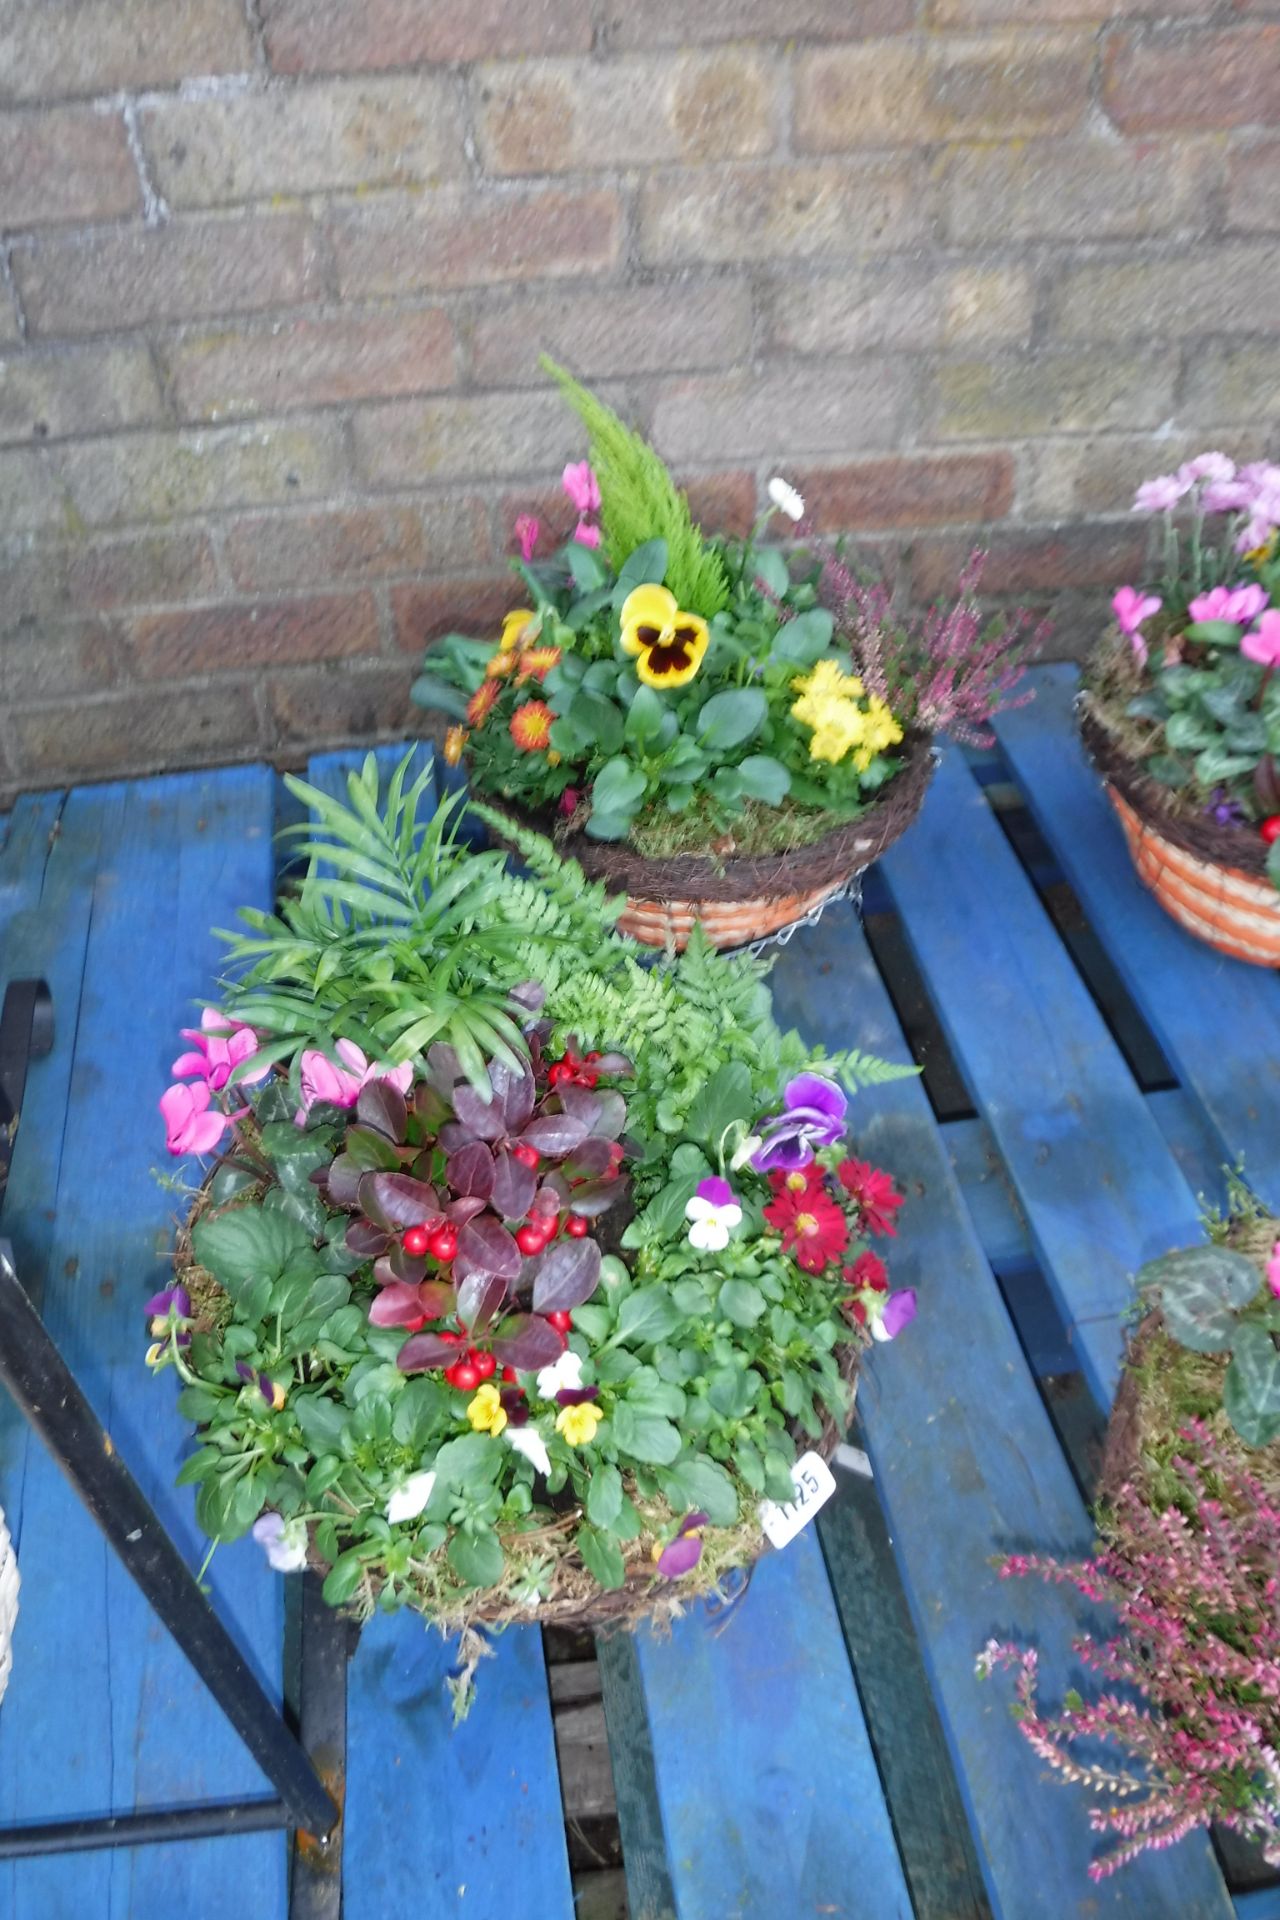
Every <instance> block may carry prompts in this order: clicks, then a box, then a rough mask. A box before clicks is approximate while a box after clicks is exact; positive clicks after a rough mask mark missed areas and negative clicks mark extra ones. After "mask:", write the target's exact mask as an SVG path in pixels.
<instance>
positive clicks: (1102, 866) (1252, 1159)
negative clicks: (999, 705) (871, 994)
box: [998, 666, 1280, 1208]
mask: <svg viewBox="0 0 1280 1920" xmlns="http://www.w3.org/2000/svg"><path fill="white" fill-rule="evenodd" d="M1035 678H1036V698H1035V700H1034V701H1033V702H1032V703H1031V705H1030V706H1028V707H1024V708H1021V709H1019V711H1018V712H1016V713H1008V714H1005V715H1003V716H1002V717H1001V719H1000V721H999V723H998V731H999V734H1000V740H1001V744H1002V745H1003V746H1004V748H1005V751H1006V752H1007V754H1008V756H1009V759H1010V761H1011V762H1012V764H1013V767H1014V769H1015V771H1016V772H1017V774H1018V777H1019V779H1020V780H1021V782H1022V784H1023V787H1024V789H1025V791H1026V795H1027V799H1028V801H1029V803H1030V806H1031V809H1032V812H1033V813H1034V814H1035V816H1036V819H1037V821H1038V822H1039V824H1040V828H1041V831H1042V832H1043V833H1044V835H1045V837H1046V839H1047V840H1048V841H1049V842H1050V844H1051V845H1052V847H1053V849H1054V852H1055V853H1056V854H1057V857H1058V859H1059V861H1060V862H1061V864H1062V869H1063V871H1064V873H1065V874H1066V876H1067V878H1068V879H1069V880H1070V882H1071V884H1072V886H1073V887H1074V888H1075V890H1076V892H1077V894H1079V896H1080V899H1081V900H1082V902H1083V903H1084V906H1085V909H1086V911H1087V912H1088V914H1089V915H1090V917H1091V919H1092V920H1093V922H1094V924H1095V926H1096V928H1097V930H1098V933H1099V934H1100V936H1101V937H1102V939H1103V941H1104V942H1105V944H1106V947H1107V951H1108V953H1109V954H1110V955H1111V958H1112V960H1113V961H1114V962H1115V964H1116V966H1117V967H1118V968H1119V970H1120V973H1121V976H1122V978H1123V979H1124V982H1125V985H1126V986H1127V987H1128V989H1129V992H1130V993H1131V994H1132V995H1133V998H1134V999H1135V1000H1136V1002H1137V1003H1138V1005H1139V1007H1140V1008H1141V1009H1142V1012H1143V1013H1144V1015H1145V1016H1146V1018H1147V1020H1148V1022H1149V1023H1150V1025H1151V1027H1152V1029H1153V1031H1154V1033H1155V1035H1156V1038H1157V1039H1158V1040H1159V1042H1160V1045H1161V1046H1162V1048H1163V1049H1164V1051H1165V1053H1166V1055H1167V1056H1168V1058H1169V1060H1170V1061H1171V1063H1172V1064H1173V1066H1174V1068H1175V1069H1176V1071H1177V1073H1178V1075H1179V1077H1180V1079H1181V1080H1182V1083H1183V1085H1184V1086H1185V1087H1187V1088H1188V1089H1189V1090H1190V1091H1192V1092H1193V1093H1194V1094H1195V1095H1196V1097H1197V1098H1198V1099H1199V1101H1200V1102H1201V1104H1202V1105H1203V1107H1204V1110H1205V1113H1206V1115H1207V1116H1208V1118H1209V1121H1210V1123H1211V1124H1212V1126H1213V1128H1214V1130H1215V1132H1216V1134H1217V1136H1218V1139H1219V1141H1220V1143H1221V1149H1222V1151H1221V1156H1220V1157H1221V1158H1222V1159H1223V1160H1225V1161H1228V1162H1232V1161H1234V1160H1235V1158H1236V1156H1237V1155H1238V1154H1241V1153H1243V1155H1244V1156H1245V1173H1246V1176H1247V1178H1248V1179H1249V1181H1250V1182H1251V1184H1253V1185H1254V1186H1255V1187H1256V1188H1257V1189H1258V1191H1259V1192H1260V1193H1261V1194H1262V1195H1263V1197H1264V1198H1265V1199H1267V1200H1268V1201H1269V1202H1270V1203H1271V1205H1272V1206H1274V1207H1277V1208H1280V982H1277V980H1276V977H1275V975H1274V973H1272V972H1271V971H1269V970H1267V969H1265V968H1259V967H1249V966H1245V965H1244V964H1243V962H1241V961H1237V960H1228V959H1227V958H1226V957H1225V955H1223V954H1220V953H1215V951H1214V950H1213V948H1212V947H1207V946H1205V944H1204V943H1203V941H1200V940H1196V939H1194V938H1193V937H1192V935H1191V934H1189V933H1186V932H1184V931H1183V929H1182V928H1181V927H1179V926H1178V925H1177V924H1176V923H1175V922H1174V921H1173V920H1171V919H1170V918H1169V916H1168V914H1166V913H1165V912H1164V910H1163V908H1161V907H1159V906H1158V905H1157V904H1156V902H1155V901H1154V900H1153V899H1152V898H1151V896H1150V894H1149V893H1147V891H1146V889H1145V888H1144V887H1143V886H1142V884H1141V882H1140V881H1139V879H1138V877H1137V875H1136V874H1135V872H1134V870H1133V864H1132V862H1131V860H1130V858H1129V853H1128V849H1127V847H1126V845H1125V841H1124V836H1123V834H1122V833H1121V831H1120V826H1119V822H1118V821H1117V820H1116V818H1115V815H1114V814H1113V812H1112V810H1111V807H1110V806H1109V804H1108V802H1107V800H1106V797H1105V795H1104V794H1103V791H1102V788H1101V785H1100V783H1099V780H1098V777H1097V775H1096V774H1095V773H1094V771H1093V769H1092V768H1091V767H1090V765H1089V763H1088V760H1087V759H1086V757H1085V753H1084V749H1083V748H1082V746H1081V745H1080V741H1079V737H1078V735H1077V734H1076V730H1075V725H1074V719H1073V714H1072V702H1073V699H1074V696H1075V689H1076V680H1077V675H1076V670H1075V668H1074V667H1065V666H1063V667H1046V668H1043V669H1042V670H1040V671H1039V672H1038V673H1037V674H1036V676H1035Z"/></svg>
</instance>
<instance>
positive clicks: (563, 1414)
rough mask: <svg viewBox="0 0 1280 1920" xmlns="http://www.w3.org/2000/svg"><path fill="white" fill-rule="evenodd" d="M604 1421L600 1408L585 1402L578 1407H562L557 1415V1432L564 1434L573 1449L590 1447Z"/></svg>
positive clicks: (587, 1401) (588, 1401)
mask: <svg viewBox="0 0 1280 1920" xmlns="http://www.w3.org/2000/svg"><path fill="white" fill-rule="evenodd" d="M603 1419H604V1415H603V1414H602V1413H601V1411H600V1409H599V1407H597V1406H593V1404H592V1403H591V1401H590V1400H583V1401H582V1402H581V1403H580V1404H579V1405H578V1406H576V1407H561V1409H560V1411H559V1413H558V1414H557V1415H556V1432H557V1433H561V1434H563V1435H564V1437H565V1439H566V1440H567V1441H568V1442H569V1445H570V1446H571V1447H589V1446H590V1445H591V1442H592V1441H593V1440H594V1439H595V1437H596V1428H597V1427H598V1426H599V1425H600V1422H601V1421H602V1420H603Z"/></svg>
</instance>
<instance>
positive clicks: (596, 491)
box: [560, 460, 600, 513]
mask: <svg viewBox="0 0 1280 1920" xmlns="http://www.w3.org/2000/svg"><path fill="white" fill-rule="evenodd" d="M560 484H561V486H562V487H563V488H564V490H565V492H566V493H567V494H568V496H569V499H570V500H571V502H572V503H573V505H574V507H575V508H576V510H577V511H578V512H579V513H599V511H600V482H599V481H598V480H597V479H596V476H595V474H594V473H593V472H592V470H591V462H590V461H589V460H571V461H570V462H569V464H568V466H567V467H566V468H565V470H564V472H563V474H562V475H561V476H560Z"/></svg>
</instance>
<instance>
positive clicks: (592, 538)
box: [573, 520, 600, 547]
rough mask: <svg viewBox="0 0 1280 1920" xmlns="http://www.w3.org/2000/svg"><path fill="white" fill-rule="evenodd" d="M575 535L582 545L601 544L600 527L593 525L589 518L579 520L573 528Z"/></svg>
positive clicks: (596, 545)
mask: <svg viewBox="0 0 1280 1920" xmlns="http://www.w3.org/2000/svg"><path fill="white" fill-rule="evenodd" d="M573 537H574V539H575V540H576V541H577V543H578V545H579V546H580V547H598V546H599V545H600V529H599V527H593V526H592V524H591V522H590V521H589V520H579V522H578V524H577V526H576V527H575V528H574V530H573Z"/></svg>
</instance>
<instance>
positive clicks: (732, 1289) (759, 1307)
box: [720, 1280, 764, 1327]
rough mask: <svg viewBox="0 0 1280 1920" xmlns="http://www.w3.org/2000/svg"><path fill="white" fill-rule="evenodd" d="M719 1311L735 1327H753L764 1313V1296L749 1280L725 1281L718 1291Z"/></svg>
mask: <svg viewBox="0 0 1280 1920" xmlns="http://www.w3.org/2000/svg"><path fill="white" fill-rule="evenodd" d="M720 1311H721V1313H723V1314H724V1315H725V1317H726V1318H727V1319H729V1320H732V1322H733V1324H734V1326H735V1327H754V1325H755V1324H756V1321H757V1320H758V1319H759V1318H760V1316H761V1314H762V1313H763V1312H764V1295H763V1294H762V1293H761V1291H760V1289H759V1287H757V1286H756V1285H755V1283H754V1282H753V1281H751V1280H726V1281H725V1283H724V1285H723V1286H722V1287H721V1289H720Z"/></svg>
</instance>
